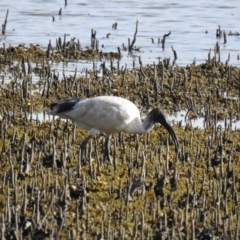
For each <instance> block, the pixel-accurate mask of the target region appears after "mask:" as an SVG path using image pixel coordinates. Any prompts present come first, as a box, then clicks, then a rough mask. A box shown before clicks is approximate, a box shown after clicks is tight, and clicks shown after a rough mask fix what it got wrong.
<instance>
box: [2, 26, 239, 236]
mask: <svg viewBox="0 0 240 240" xmlns="http://www.w3.org/2000/svg"><path fill="white" fill-rule="evenodd" d="M136 32H137V27H136ZM93 34H94V33H93ZM62 42H63V43H62ZM132 47H133V46H132ZM93 48H94V47H93ZM94 49H95V48H94ZM120 57H121V52H120V50H119V51H118V52H116V53H103V52H100V51H98V49H96V50H92V49H87V50H82V49H81V46H80V44H79V42H78V41H75V40H74V39H73V40H71V41H69V42H66V41H65V40H64V41H61V39H58V40H57V41H56V46H55V47H52V44H51V43H49V46H48V49H46V50H43V49H42V48H40V47H39V46H35V45H31V46H29V47H26V46H23V45H21V46H17V47H8V48H5V47H3V48H0V77H1V85H0V88H1V91H0V99H1V107H0V116H1V119H0V136H1V138H0V154H1V162H0V164H1V169H0V176H1V186H0V191H1V197H0V205H1V210H0V213H1V220H0V224H1V235H2V239H3V238H4V237H5V238H6V239H23V238H29V237H30V238H32V239H60V238H63V239H66V238H68V239H174V237H175V239H194V238H197V239H211V238H213V239H214V238H218V239H237V238H239V237H240V235H239V232H240V231H239V229H240V209H239V208H240V201H239V195H238V194H239V192H240V167H239V166H240V145H239V142H240V134H239V133H240V129H234V128H233V124H234V122H235V121H239V118H240V116H239V112H240V100H239V95H240V92H239V89H240V68H238V67H234V66H230V65H228V62H226V63H222V62H220V61H218V60H217V57H216V54H215V56H214V57H211V54H210V53H209V57H208V59H207V61H206V62H205V63H203V64H200V65H195V64H190V65H189V66H186V67H180V66H176V65H173V64H171V62H170V59H164V60H162V61H159V62H158V63H155V64H153V65H147V66H142V65H140V66H139V67H133V68H131V69H128V68H126V67H125V68H124V67H120V66H119V59H120ZM71 59H74V60H89V61H93V60H94V61H101V66H100V69H96V68H93V69H92V70H87V69H86V70H85V71H84V72H79V71H78V70H77V69H76V70H75V73H74V74H73V75H66V74H65V73H64V71H63V74H62V76H60V74H59V72H58V71H59V68H58V67H57V63H59V62H62V61H63V62H65V63H66V64H67V62H68V61H69V60H71ZM106 64H109V65H110V66H109V67H107V66H106ZM97 95H116V96H121V97H124V98H127V99H129V100H131V101H133V102H134V103H135V104H136V105H137V106H138V107H139V109H141V113H142V114H143V115H145V114H146V113H147V112H148V111H149V110H150V109H152V108H154V107H160V108H161V109H162V110H164V111H165V112H166V113H167V114H176V113H177V112H178V111H180V110H185V111H186V116H185V119H186V120H188V121H187V123H186V125H183V124H182V123H181V122H178V121H177V119H176V120H175V121H173V122H172V125H173V126H174V131H175V132H176V134H177V136H178V138H179V142H180V146H181V151H180V152H179V153H178V155H176V153H175V151H174V144H173V142H172V139H171V138H169V136H168V134H167V132H166V131H165V130H164V129H163V128H161V127H158V126H156V127H155V128H154V130H152V131H151V132H150V133H148V134H147V135H142V136H140V135H139V136H135V135H127V134H116V135H114V136H113V137H112V139H111V155H112V156H113V164H112V165H109V164H108V163H105V162H103V160H102V159H103V151H102V148H103V142H104V141H103V138H104V136H102V135H99V136H98V137H96V138H95V139H94V140H92V141H91V144H90V145H89V148H88V149H87V154H86V156H85V158H84V159H81V157H80V156H81V153H80V148H79V147H80V143H81V141H82V140H83V139H84V138H85V137H86V135H87V132H86V131H83V130H80V129H77V128H76V127H75V126H74V125H73V124H72V122H71V121H64V120H60V119H53V120H52V119H49V118H48V117H47V116H46V112H47V111H48V106H49V104H50V103H52V102H53V101H55V100H57V99H61V98H71V97H81V98H87V97H93V96H97ZM42 112H43V116H44V117H43V119H44V120H39V119H40V118H39V115H40V114H41V113H42ZM199 118H201V119H203V122H204V127H203V129H202V128H199V127H193V126H192V125H191V120H194V119H199ZM219 121H224V123H225V124H224V125H225V126H224V128H223V127H221V126H220V125H219Z"/></svg>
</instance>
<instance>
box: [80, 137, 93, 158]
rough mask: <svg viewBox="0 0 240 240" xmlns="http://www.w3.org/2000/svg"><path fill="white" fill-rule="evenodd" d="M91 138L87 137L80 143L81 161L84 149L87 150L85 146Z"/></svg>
mask: <svg viewBox="0 0 240 240" xmlns="http://www.w3.org/2000/svg"><path fill="white" fill-rule="evenodd" d="M91 138H92V136H91V135H89V136H88V137H87V138H85V139H84V141H83V142H82V143H81V146H80V148H81V160H83V156H84V154H85V152H86V148H87V144H88V141H89V140H90V139H91Z"/></svg>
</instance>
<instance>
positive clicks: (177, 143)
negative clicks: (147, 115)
mask: <svg viewBox="0 0 240 240" xmlns="http://www.w3.org/2000/svg"><path fill="white" fill-rule="evenodd" d="M160 123H161V125H162V126H163V127H165V128H166V129H167V130H168V132H169V134H170V135H171V137H172V139H173V141H174V144H175V151H176V152H178V150H179V142H178V138H177V136H176V134H175V132H174V130H173V128H172V127H171V125H170V124H169V123H168V122H167V121H166V119H164V120H163V121H161V122H160Z"/></svg>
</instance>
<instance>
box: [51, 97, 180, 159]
mask: <svg viewBox="0 0 240 240" xmlns="http://www.w3.org/2000/svg"><path fill="white" fill-rule="evenodd" d="M50 109H51V110H50V111H49V112H48V114H51V115H57V116H60V117H61V118H64V119H71V120H72V121H73V122H74V123H75V124H76V125H77V126H78V127H79V128H81V129H86V130H90V134H89V136H88V137H87V138H86V139H85V140H84V141H83V143H82V144H81V148H82V150H84V149H85V148H86V144H87V142H88V141H89V139H90V138H91V137H92V136H93V135H95V134H96V133H98V132H103V133H105V134H106V142H105V158H107V159H108V161H111V160H110V155H109V146H108V144H109V137H110V135H111V134H112V133H118V132H125V133H134V134H142V133H146V132H148V131H150V130H151V129H152V127H153V126H154V124H155V123H160V124H162V125H163V126H164V127H165V128H166V129H167V130H168V132H169V133H170V135H171V136H172V138H173V140H174V143H175V146H176V150H178V148H179V143H178V139H177V136H176V134H175V133H174V131H173V129H172V127H171V126H170V124H169V123H168V122H167V121H166V118H165V116H164V114H163V112H162V111H161V110H160V109H157V108H155V109H153V110H152V111H150V112H149V114H148V115H147V117H146V119H145V121H144V123H142V121H141V118H140V113H139V110H138V108H137V107H136V105H135V104H134V103H132V102H131V101H129V100H127V99H124V98H121V97H114V96H99V97H94V98H90V99H65V100H60V101H58V102H55V103H52V104H51V106H50ZM82 152H83V151H82Z"/></svg>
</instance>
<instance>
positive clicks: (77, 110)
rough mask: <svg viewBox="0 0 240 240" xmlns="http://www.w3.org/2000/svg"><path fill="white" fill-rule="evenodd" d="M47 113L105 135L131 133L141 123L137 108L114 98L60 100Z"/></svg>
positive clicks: (124, 100)
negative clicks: (68, 119)
mask: <svg viewBox="0 0 240 240" xmlns="http://www.w3.org/2000/svg"><path fill="white" fill-rule="evenodd" d="M64 101H66V102H64ZM58 103H59V104H58ZM60 105H61V106H60ZM54 109H55V112H53V110H54ZM68 109H69V110H68ZM56 110H57V111H56ZM49 113H50V114H53V115H59V116H61V117H63V118H70V119H71V120H73V121H74V122H75V123H76V124H77V125H78V126H79V127H80V128H83V129H88V130H90V129H96V130H99V131H101V132H105V133H107V134H111V133H114V132H121V131H123V132H129V133H131V132H134V131H135V129H133V128H135V127H136V126H137V125H138V124H140V123H141V120H140V114H139V110H138V109H137V107H136V106H135V105H134V104H133V103H132V102H131V101H129V100H127V99H124V98H120V97H114V96H99V97H94V98H90V99H81V100H80V99H72V100H69V99H68V100H61V101H60V102H57V103H55V105H54V106H53V108H52V111H50V112H49Z"/></svg>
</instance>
